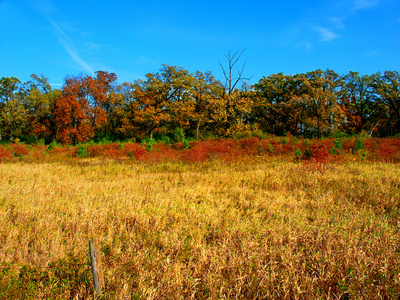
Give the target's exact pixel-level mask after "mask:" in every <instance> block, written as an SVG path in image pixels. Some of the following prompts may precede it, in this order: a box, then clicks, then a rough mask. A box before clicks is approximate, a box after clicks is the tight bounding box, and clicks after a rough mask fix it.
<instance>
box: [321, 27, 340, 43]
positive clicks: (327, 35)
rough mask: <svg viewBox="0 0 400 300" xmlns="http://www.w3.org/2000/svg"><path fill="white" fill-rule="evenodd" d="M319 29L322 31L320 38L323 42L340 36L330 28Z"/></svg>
mask: <svg viewBox="0 0 400 300" xmlns="http://www.w3.org/2000/svg"><path fill="white" fill-rule="evenodd" d="M317 31H318V32H319V33H320V40H321V41H322V42H330V41H333V40H334V39H337V38H338V37H339V35H337V34H336V33H335V32H333V31H332V30H331V29H329V28H325V27H317Z"/></svg>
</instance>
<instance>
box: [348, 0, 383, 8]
mask: <svg viewBox="0 0 400 300" xmlns="http://www.w3.org/2000/svg"><path fill="white" fill-rule="evenodd" d="M380 2H381V0H355V2H354V9H355V10H360V9H367V8H372V7H374V6H377V5H378V4H379V3H380Z"/></svg>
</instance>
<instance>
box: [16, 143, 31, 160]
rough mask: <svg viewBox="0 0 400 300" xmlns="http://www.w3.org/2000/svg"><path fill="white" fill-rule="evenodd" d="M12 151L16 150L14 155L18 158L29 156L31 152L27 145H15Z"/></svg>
mask: <svg viewBox="0 0 400 300" xmlns="http://www.w3.org/2000/svg"><path fill="white" fill-rule="evenodd" d="M12 149H13V150H14V155H15V156H17V157H22V156H25V155H28V154H29V152H30V150H29V148H28V146H27V145H25V144H13V145H12Z"/></svg>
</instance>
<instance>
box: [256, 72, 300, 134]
mask: <svg viewBox="0 0 400 300" xmlns="http://www.w3.org/2000/svg"><path fill="white" fill-rule="evenodd" d="M297 83H298V81H295V80H293V76H292V75H283V74H282V73H278V74H273V75H270V76H268V77H263V78H262V79H260V81H259V82H258V83H256V84H255V85H254V90H255V93H254V104H253V108H252V113H251V117H252V122H255V123H257V124H258V125H259V126H260V129H261V130H263V131H265V132H268V133H272V134H275V135H284V134H285V133H287V132H291V133H292V134H295V133H297V125H298V124H297V121H298V111H296V110H295V106H294V104H293V102H292V98H293V96H294V93H295V91H296V87H295V85H296V84H297Z"/></svg>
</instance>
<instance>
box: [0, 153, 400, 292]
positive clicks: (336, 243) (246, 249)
mask: <svg viewBox="0 0 400 300" xmlns="http://www.w3.org/2000/svg"><path fill="white" fill-rule="evenodd" d="M135 151H136V150H135ZM399 217H400V171H399V168H398V165H394V164H361V163H359V162H357V163H348V164H337V165H336V164H328V165H316V166H314V167H312V166H311V164H303V163H292V162H274V161H264V162H261V161H260V162H258V163H255V162H252V161H251V160H248V161H246V163H239V162H238V163H231V164H229V165H224V164H222V163H218V162H217V161H214V162H205V163H202V164H196V165H194V164H181V163H159V164H152V165H149V164H138V163H129V162H127V163H117V162H111V161H107V160H98V159H81V160H76V161H69V162H68V163H37V164H29V163H24V162H19V163H2V164H0V262H1V265H0V266H1V267H0V274H1V275H0V298H2V299H41V298H43V299H44V298H46V299H49V298H51V299H88V298H92V297H93V284H92V279H91V273H90V272H91V271H90V266H89V257H88V240H89V239H90V238H96V239H98V241H99V243H100V245H101V252H102V260H103V270H104V277H105V284H106V287H105V295H104V298H106V299H225V298H226V299H328V298H330V299H380V298H381V299H398V298H399V297H400V241H399V239H400V234H399V229H400V219H399Z"/></svg>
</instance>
